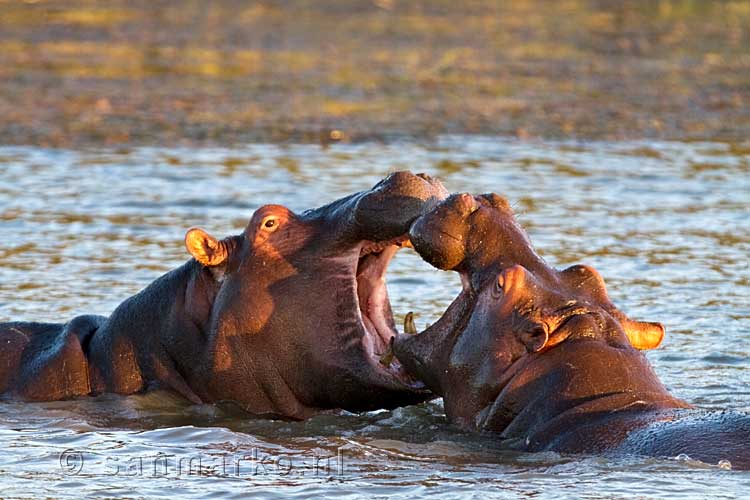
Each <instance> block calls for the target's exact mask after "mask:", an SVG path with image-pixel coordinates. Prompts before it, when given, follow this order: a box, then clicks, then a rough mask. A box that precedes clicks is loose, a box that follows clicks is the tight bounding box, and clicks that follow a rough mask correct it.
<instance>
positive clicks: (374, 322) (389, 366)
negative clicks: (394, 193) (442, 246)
mask: <svg viewBox="0 0 750 500" xmlns="http://www.w3.org/2000/svg"><path fill="white" fill-rule="evenodd" d="M404 247H411V242H410V241H409V237H408V235H402V236H398V237H396V238H393V239H390V240H386V241H379V242H374V241H369V240H364V241H362V242H361V244H360V247H359V259H358V262H357V269H356V273H355V276H356V280H355V282H356V292H357V301H358V304H359V318H358V319H359V321H360V322H361V325H362V329H363V330H364V335H363V336H362V346H363V347H364V350H365V353H366V354H367V357H368V360H369V361H370V363H371V365H372V366H373V367H375V369H376V370H378V371H380V372H382V373H384V374H385V375H386V376H388V377H390V378H393V379H395V381H396V382H397V383H398V384H401V385H404V386H405V387H408V388H410V389H414V390H418V391H421V390H424V388H425V385H424V383H423V382H421V381H419V380H417V379H415V378H413V377H412V376H411V375H410V374H409V373H408V372H407V371H406V370H405V369H404V367H403V366H402V364H401V363H400V362H399V361H398V360H397V359H395V358H393V357H392V356H391V359H390V360H389V361H388V362H384V361H383V358H384V357H387V356H388V353H389V352H390V351H391V346H392V343H393V341H394V339H395V338H396V336H397V335H398V332H397V331H396V324H395V321H394V319H393V310H392V308H391V303H390V300H389V299H388V290H387V286H386V278H385V275H386V271H387V270H388V265H389V264H390V262H391V261H392V260H393V257H394V256H395V255H396V253H398V251H399V250H400V249H401V248H404Z"/></svg>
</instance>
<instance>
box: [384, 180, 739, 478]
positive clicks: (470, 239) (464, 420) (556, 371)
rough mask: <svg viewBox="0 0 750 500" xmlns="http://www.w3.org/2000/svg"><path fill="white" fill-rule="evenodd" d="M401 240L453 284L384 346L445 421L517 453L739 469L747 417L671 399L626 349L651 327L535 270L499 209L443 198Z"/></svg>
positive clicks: (589, 287)
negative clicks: (421, 319) (448, 295)
mask: <svg viewBox="0 0 750 500" xmlns="http://www.w3.org/2000/svg"><path fill="white" fill-rule="evenodd" d="M410 236H411V242H412V244H413V246H414V248H415V250H416V251H417V252H418V253H419V254H420V255H421V256H422V257H423V258H424V259H425V260H426V261H427V262H429V263H431V264H433V265H434V266H436V267H438V268H440V269H444V270H453V271H456V272H458V273H459V274H460V275H461V278H462V282H463V290H462V291H461V292H460V294H459V296H458V297H457V298H456V299H455V300H454V301H453V303H452V304H451V305H450V306H449V308H448V309H447V311H446V312H445V314H444V315H443V316H442V317H441V318H440V319H439V320H438V321H437V322H436V323H435V324H434V325H432V326H431V327H428V328H427V329H426V330H425V331H423V332H421V333H419V334H416V330H415V331H414V332H413V333H414V335H406V334H404V335H399V336H398V337H397V339H396V340H395V343H394V346H393V347H394V349H393V350H394V354H395V356H396V358H397V359H399V360H400V361H401V363H403V365H404V366H405V367H406V368H407V369H408V370H409V371H410V372H411V373H412V374H414V375H415V376H416V377H418V378H420V379H421V380H423V381H424V382H425V383H426V385H427V386H428V388H430V389H431V390H433V391H434V392H435V393H436V394H440V395H442V396H443V399H444V405H445V412H446V415H447V417H448V419H449V420H450V421H451V422H453V423H455V424H457V425H458V426H460V427H462V428H465V429H471V430H476V431H481V432H490V433H493V434H495V435H499V437H501V438H503V439H504V440H505V441H504V443H505V444H507V445H508V446H509V447H512V448H515V449H520V450H525V451H545V450H551V451H558V452H568V453H612V454H639V455H649V456H664V457H675V456H677V455H679V454H687V455H688V456H690V457H691V458H693V459H698V460H702V461H705V462H707V463H712V464H716V463H717V462H719V461H720V460H728V461H730V462H731V464H732V465H733V467H735V468H744V469H747V468H750V415H748V414H745V413H741V412H731V411H726V412H709V411H703V410H698V409H694V408H692V407H691V406H690V405H689V404H688V403H686V402H684V401H682V400H680V399H677V398H675V397H673V396H672V395H671V394H670V393H669V392H668V391H667V390H666V388H665V387H664V386H663V385H662V383H661V382H660V381H659V379H658V378H657V376H656V374H655V373H654V371H653V369H652V368H651V366H650V364H649V363H648V361H647V359H646V357H645V356H644V355H643V354H642V353H641V352H640V351H639V349H641V350H642V349H650V348H654V347H656V346H658V345H659V343H660V342H661V340H662V338H663V336H664V329H663V327H662V326H661V325H660V324H658V323H645V322H638V321H633V320H631V319H629V318H628V317H627V316H626V315H625V314H624V313H622V312H621V311H620V310H619V309H617V308H616V307H615V306H614V304H613V303H612V302H611V301H610V299H609V297H608V295H607V291H606V287H605V284H604V281H603V279H602V277H601V276H600V275H599V273H598V272H597V271H596V270H594V269H593V268H591V267H589V266H584V265H576V266H572V267H569V268H567V269H564V270H561V271H560V270H556V269H553V268H552V267H550V266H548V265H547V264H546V263H545V262H544V261H543V260H542V259H541V258H540V257H539V256H538V255H537V254H536V253H535V252H534V250H533V249H532V247H531V243H530V241H529V239H528V237H527V236H526V234H525V233H524V232H523V230H522V229H521V228H520V226H519V225H518V224H517V223H516V221H515V219H514V215H513V212H512V210H511V208H510V206H509V205H508V202H507V201H506V200H505V199H504V198H502V197H500V196H498V195H495V194H489V195H483V196H476V197H475V196H471V195H468V194H460V195H453V196H451V197H450V198H448V199H447V200H445V201H444V202H443V203H441V204H440V205H438V206H437V207H436V208H435V209H433V210H432V211H431V212H429V213H427V214H425V215H424V216H422V217H420V218H419V219H417V220H416V221H415V223H414V225H413V226H412V228H411V231H410Z"/></svg>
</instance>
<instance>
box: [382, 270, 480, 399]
mask: <svg viewBox="0 0 750 500" xmlns="http://www.w3.org/2000/svg"><path fill="white" fill-rule="evenodd" d="M458 274H459V277H460V278H461V291H460V292H459V293H458V295H457V296H456V298H455V299H453V302H452V303H451V304H450V306H448V309H447V310H446V311H445V312H444V313H443V314H442V315H441V316H440V318H438V319H437V321H435V322H434V323H432V325H429V326H428V327H427V328H425V329H424V330H422V331H421V332H418V331H416V330H413V331H411V332H410V331H408V329H407V328H406V327H405V328H404V332H405V333H403V334H397V335H396V337H395V339H394V342H393V351H392V352H393V354H394V363H396V364H398V366H399V369H401V370H403V371H404V372H405V374H406V375H407V376H409V377H413V378H414V379H416V380H419V381H421V382H422V383H423V384H424V385H425V386H426V387H427V388H428V389H429V390H430V391H432V392H434V393H435V394H437V395H439V396H442V395H443V388H442V387H441V384H440V380H439V377H437V376H436V375H437V374H438V373H440V371H441V370H440V369H438V366H439V365H441V364H442V363H444V362H445V360H443V359H441V357H440V354H439V353H440V352H445V351H446V349H445V348H444V347H443V346H444V344H445V343H447V342H448V343H450V342H452V341H453V339H454V338H455V336H456V335H458V334H460V333H461V331H462V330H463V328H464V327H465V326H466V322H467V321H468V319H469V317H470V316H471V314H472V312H473V311H474V306H475V305H476V293H475V291H474V289H473V287H472V285H471V280H470V279H469V273H468V272H458Z"/></svg>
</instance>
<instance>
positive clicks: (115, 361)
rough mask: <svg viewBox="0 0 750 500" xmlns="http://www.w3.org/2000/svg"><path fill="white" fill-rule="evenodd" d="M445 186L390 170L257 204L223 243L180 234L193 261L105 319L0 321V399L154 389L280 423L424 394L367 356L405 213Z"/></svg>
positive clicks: (384, 312) (382, 342) (378, 348)
mask: <svg viewBox="0 0 750 500" xmlns="http://www.w3.org/2000/svg"><path fill="white" fill-rule="evenodd" d="M447 194H448V193H447V192H446V191H445V188H444V187H443V186H442V184H441V183H440V182H439V181H437V180H434V179H432V178H430V177H429V176H426V175H423V174H418V175H414V174H411V173H408V172H397V173H394V174H391V175H390V176H388V177H387V178H386V179H384V180H383V181H381V182H380V183H378V184H377V185H376V186H375V187H373V188H372V189H370V190H368V191H364V192H360V193H357V194H353V195H351V196H347V197H345V198H343V199H340V200H338V201H335V202H333V203H331V204H329V205H326V206H324V207H321V208H318V209H314V210H308V211H306V212H304V213H301V214H295V213H293V212H291V211H290V210H288V209H287V208H285V207H283V206H279V205H266V206H263V207H261V208H259V209H258V210H257V211H256V212H255V213H254V214H253V216H252V218H251V219H250V222H249V224H248V225H247V227H246V228H245V230H244V231H243V232H242V233H241V234H239V235H235V236H229V237H227V238H224V239H222V240H218V239H216V238H214V237H212V236H211V235H209V234H208V233H206V232H205V231H203V230H202V229H197V228H194V229H191V230H190V231H188V232H187V235H186V237H185V244H186V247H187V249H188V251H189V252H190V254H191V255H192V257H193V258H192V259H190V260H189V261H188V262H187V263H185V264H184V265H182V266H180V267H179V268H177V269H175V270H173V271H171V272H169V273H167V274H165V275H164V276H162V277H160V278H159V279H157V280H156V281H154V282H153V283H152V284H151V285H150V286H148V287H147V288H145V289H144V290H143V291H141V292H140V293H138V294H136V295H135V296H133V297H130V298H129V299H127V300H125V301H124V302H123V303H122V304H120V305H119V306H118V307H117V308H116V309H115V311H114V312H113V313H112V315H111V316H109V317H108V318H107V317H103V316H79V317H77V318H75V319H73V320H72V321H70V322H69V323H66V324H42V323H23V322H16V323H4V324H0V346H2V349H1V350H0V394H3V393H4V396H5V397H14V398H21V399H25V400H35V401H40V400H59V399H67V398H73V397H77V396H86V395H96V394H100V393H107V392H109V393H119V394H133V393H138V392H143V391H146V390H150V389H153V388H166V389H171V390H173V391H176V392H177V393H179V394H181V395H182V396H184V397H185V398H187V399H188V400H190V401H192V402H194V403H210V402H219V401H232V402H236V403H237V404H239V405H240V406H241V407H242V408H244V409H245V410H247V411H248V412H250V413H253V414H256V415H261V416H269V417H282V418H289V419H304V418H306V417H309V416H310V415H312V414H314V413H316V412H318V411H320V410H322V409H339V408H340V409H346V410H350V411H366V410H372V409H378V408H392V407H397V406H402V405H407V404H410V403H415V402H419V401H423V400H425V399H427V398H429V397H431V394H430V393H429V392H428V391H426V390H425V389H424V385H423V384H422V383H421V382H417V381H415V380H413V379H411V378H410V377H408V376H407V375H406V374H405V373H404V372H403V371H402V370H401V369H400V368H399V367H398V366H397V365H392V366H384V365H383V364H381V363H379V362H378V359H379V357H380V356H381V355H382V354H383V352H384V351H386V348H387V346H388V343H389V341H390V340H391V337H392V336H393V335H394V334H395V329H394V322H393V315H392V312H391V306H390V303H389V300H388V295H387V290H386V283H385V272H386V268H387V266H388V264H389V262H390V261H391V259H392V257H393V256H394V255H395V253H396V252H397V251H398V250H399V248H400V247H401V246H403V245H407V244H408V234H407V232H408V230H409V227H410V225H411V223H412V222H413V220H414V219H416V218H417V217H418V216H419V215H421V214H424V213H425V212H427V211H428V210H429V209H431V208H432V207H434V206H435V205H437V203H438V202H439V201H441V200H442V199H444V198H445V197H446V196H447Z"/></svg>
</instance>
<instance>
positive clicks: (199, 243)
mask: <svg viewBox="0 0 750 500" xmlns="http://www.w3.org/2000/svg"><path fill="white" fill-rule="evenodd" d="M185 246H186V247H187V250H188V252H190V255H192V256H193V257H195V260H197V261H198V262H200V263H201V264H202V265H204V266H206V267H215V266H220V265H222V264H224V263H225V262H226V261H227V259H228V258H229V248H228V245H227V244H226V243H225V242H224V241H219V240H217V239H216V238H214V237H213V236H211V235H210V234H208V233H207V232H205V231H204V230H203V229H201V228H198V227H194V228H192V229H190V230H188V232H187V234H186V235H185Z"/></svg>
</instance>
